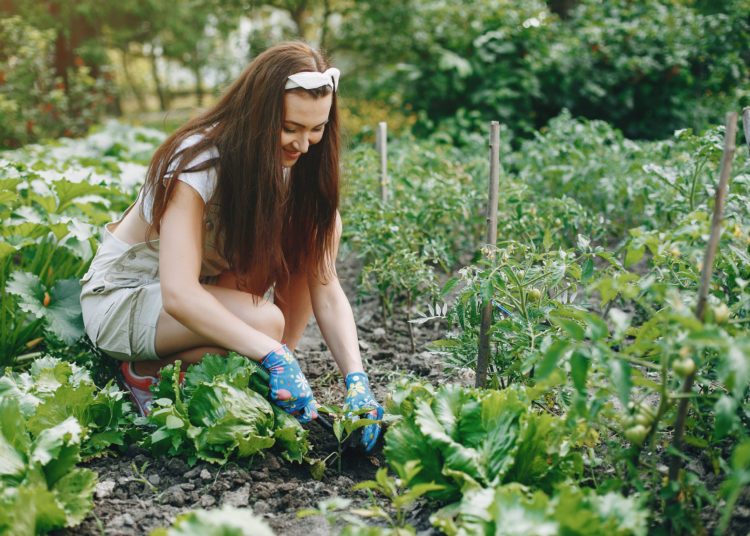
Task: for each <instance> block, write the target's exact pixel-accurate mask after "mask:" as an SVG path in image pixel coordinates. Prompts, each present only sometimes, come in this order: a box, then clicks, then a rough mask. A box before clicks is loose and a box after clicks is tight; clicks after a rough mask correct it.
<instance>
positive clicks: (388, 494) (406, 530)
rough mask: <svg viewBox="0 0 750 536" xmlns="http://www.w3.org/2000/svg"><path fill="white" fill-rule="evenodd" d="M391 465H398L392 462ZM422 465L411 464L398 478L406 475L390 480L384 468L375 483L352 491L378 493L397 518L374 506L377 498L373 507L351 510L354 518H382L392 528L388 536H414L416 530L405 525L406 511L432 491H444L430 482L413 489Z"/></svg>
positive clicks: (416, 485) (405, 465) (373, 499)
mask: <svg viewBox="0 0 750 536" xmlns="http://www.w3.org/2000/svg"><path fill="white" fill-rule="evenodd" d="M391 464H397V462H395V461H392V462H391ZM420 470H421V467H420V462H419V461H418V460H409V461H407V462H406V463H405V464H404V465H403V466H402V467H400V468H399V470H398V471H397V472H398V474H399V475H403V477H402V478H390V477H389V476H388V470H387V469H386V468H385V467H381V468H380V469H378V472H377V473H375V480H366V481H364V482H360V483H359V484H357V485H356V486H354V488H352V489H353V490H359V489H364V490H368V491H376V492H378V493H379V494H380V495H383V496H384V497H385V498H386V499H388V501H389V503H390V506H391V507H392V508H393V509H394V510H395V511H396V513H395V518H394V517H393V516H391V515H390V514H389V513H388V512H387V511H386V510H385V509H383V508H382V507H380V506H378V504H377V503H376V502H375V498H374V497H372V494H371V498H372V505H371V506H370V507H368V508H357V509H355V510H352V512H353V513H354V514H357V515H360V516H362V517H365V518H372V517H376V518H381V519H385V520H386V521H387V522H388V524H389V525H390V527H391V531H390V532H389V534H392V535H393V536H397V535H401V534H414V533H415V531H414V529H413V527H411V526H410V525H408V524H407V523H406V512H407V508H408V507H409V506H410V505H411V504H412V503H413V502H414V501H416V500H417V499H419V498H420V497H422V496H423V495H425V494H426V493H429V492H432V491H438V490H441V489H442V486H440V485H438V484H433V483H431V482H428V483H422V484H415V485H414V486H410V483H411V481H412V479H413V478H414V477H415V476H416V475H417V474H418V473H419V472H420ZM356 533H357V532H356V531H354V532H351V531H349V532H347V534H352V535H353V534H356Z"/></svg>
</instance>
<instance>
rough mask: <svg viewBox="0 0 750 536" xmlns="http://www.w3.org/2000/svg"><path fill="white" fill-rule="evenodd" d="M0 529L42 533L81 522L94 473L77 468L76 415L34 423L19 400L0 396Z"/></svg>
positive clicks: (78, 437)
mask: <svg viewBox="0 0 750 536" xmlns="http://www.w3.org/2000/svg"><path fill="white" fill-rule="evenodd" d="M0 425H1V426H0V533H3V534H17V535H19V536H20V535H26V534H28V535H31V534H42V533H46V532H47V531H48V530H51V529H54V528H60V527H72V526H75V525H77V524H78V523H80V522H81V521H82V520H83V518H84V517H86V514H88V512H89V510H90V509H91V501H92V497H93V494H94V486H95V484H96V474H95V473H94V472H93V471H91V470H89V469H81V468H76V467H75V465H76V463H77V462H78V461H79V460H80V449H81V443H82V441H83V438H84V429H83V427H82V426H81V425H80V424H79V422H78V420H77V419H76V418H75V417H74V416H69V417H67V418H66V419H64V420H62V421H60V422H56V423H55V424H54V425H50V426H48V427H44V428H42V429H34V427H33V426H32V425H31V423H30V421H29V420H28V419H27V415H26V414H25V412H24V409H23V401H22V400H19V399H18V398H16V397H14V396H7V395H4V396H0Z"/></svg>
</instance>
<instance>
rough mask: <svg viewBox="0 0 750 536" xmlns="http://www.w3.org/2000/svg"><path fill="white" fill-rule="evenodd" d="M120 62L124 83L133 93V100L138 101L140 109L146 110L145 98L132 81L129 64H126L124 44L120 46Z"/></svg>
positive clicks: (126, 56)
mask: <svg viewBox="0 0 750 536" xmlns="http://www.w3.org/2000/svg"><path fill="white" fill-rule="evenodd" d="M120 62H121V63H122V74H123V76H124V77H125V83H126V84H127V85H128V87H129V88H130V89H131V91H132V92H133V95H135V100H136V101H137V102H138V108H139V109H140V110H141V111H145V110H146V100H145V99H144V97H143V91H141V88H140V87H139V86H138V84H135V83H134V82H133V76H132V74H131V73H130V65H129V64H128V53H127V51H126V49H125V46H122V47H120Z"/></svg>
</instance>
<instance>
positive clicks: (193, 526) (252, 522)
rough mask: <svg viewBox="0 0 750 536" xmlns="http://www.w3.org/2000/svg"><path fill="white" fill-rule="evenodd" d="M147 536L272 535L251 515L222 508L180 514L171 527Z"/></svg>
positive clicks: (245, 511) (263, 522)
mask: <svg viewBox="0 0 750 536" xmlns="http://www.w3.org/2000/svg"><path fill="white" fill-rule="evenodd" d="M150 536H273V531H272V530H271V528H270V527H269V526H268V525H267V524H266V523H265V521H263V520H262V519H259V518H258V517H256V516H255V515H253V513H252V512H251V511H249V510H246V509H240V508H235V507H233V506H229V505H224V506H222V507H221V508H216V509H215V510H191V511H189V512H184V513H182V514H180V515H178V516H177V519H175V521H174V523H172V526H171V527H168V528H158V529H155V530H153V531H151V534H150Z"/></svg>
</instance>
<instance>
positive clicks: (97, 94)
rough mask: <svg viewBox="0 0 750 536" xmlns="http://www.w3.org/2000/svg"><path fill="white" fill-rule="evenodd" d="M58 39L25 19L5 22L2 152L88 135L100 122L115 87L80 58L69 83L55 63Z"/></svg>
mask: <svg viewBox="0 0 750 536" xmlns="http://www.w3.org/2000/svg"><path fill="white" fill-rule="evenodd" d="M55 40H56V35H55V32H54V30H51V29H38V28H35V27H34V26H32V25H31V24H29V21H28V19H24V18H22V17H20V16H12V17H7V16H6V17H3V18H2V19H0V148H12V147H18V146H19V145H23V144H25V143H28V142H32V141H37V140H39V139H45V138H55V137H59V136H73V135H79V136H80V135H82V134H85V133H86V132H87V131H88V129H89V127H91V126H92V125H93V124H94V123H95V122H96V121H98V120H99V118H100V116H101V114H102V113H103V112H104V108H105V106H106V104H107V102H108V101H112V100H113V97H112V94H113V92H114V86H113V83H112V80H111V76H109V75H107V74H105V73H103V72H101V73H99V74H94V73H93V72H92V70H91V68H90V67H88V66H86V65H85V64H84V61H83V60H82V59H81V58H77V62H78V65H75V66H74V67H72V68H70V69H67V72H66V73H65V75H66V76H65V79H63V77H62V76H61V74H62V73H59V72H55V65H53V63H52V62H50V61H49V58H51V57H54V54H55Z"/></svg>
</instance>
